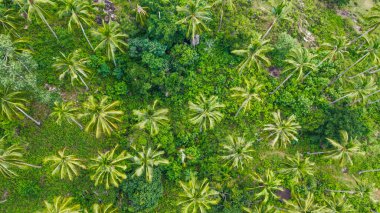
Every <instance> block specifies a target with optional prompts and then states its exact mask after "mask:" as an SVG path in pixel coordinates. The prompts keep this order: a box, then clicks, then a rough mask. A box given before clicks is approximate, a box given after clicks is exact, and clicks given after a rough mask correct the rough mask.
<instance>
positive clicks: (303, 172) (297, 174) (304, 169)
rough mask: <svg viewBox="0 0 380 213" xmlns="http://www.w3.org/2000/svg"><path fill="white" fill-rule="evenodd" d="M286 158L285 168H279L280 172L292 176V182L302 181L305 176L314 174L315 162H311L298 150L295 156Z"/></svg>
mask: <svg viewBox="0 0 380 213" xmlns="http://www.w3.org/2000/svg"><path fill="white" fill-rule="evenodd" d="M286 160H287V162H285V163H284V166H285V168H283V169H281V170H280V172H281V173H284V174H287V175H289V176H291V177H293V179H292V180H293V181H294V183H296V184H299V183H302V182H303V181H304V180H305V178H306V177H307V176H313V175H314V171H315V168H314V165H315V163H313V162H311V161H310V159H309V158H308V157H305V158H304V157H302V155H301V154H300V153H299V152H297V154H296V156H295V157H289V156H286Z"/></svg>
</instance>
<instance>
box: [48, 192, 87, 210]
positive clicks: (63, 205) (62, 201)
mask: <svg viewBox="0 0 380 213" xmlns="http://www.w3.org/2000/svg"><path fill="white" fill-rule="evenodd" d="M73 200H74V198H72V197H61V196H59V197H55V198H54V200H53V203H49V202H48V201H46V200H45V201H44V203H45V209H44V210H43V211H41V213H80V212H81V208H80V205H79V204H72V202H73Z"/></svg>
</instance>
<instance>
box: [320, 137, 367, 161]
mask: <svg viewBox="0 0 380 213" xmlns="http://www.w3.org/2000/svg"><path fill="white" fill-rule="evenodd" d="M339 133H340V136H341V140H342V141H341V142H340V143H339V142H337V141H335V140H333V139H330V138H326V139H327V141H328V142H329V143H330V144H331V145H332V146H333V147H334V150H332V151H331V152H330V154H329V155H328V156H326V158H331V159H333V160H338V161H339V165H340V166H342V167H343V166H346V165H351V166H352V165H353V162H352V157H353V156H356V155H364V154H365V153H364V152H363V151H361V144H360V143H359V141H358V140H356V138H349V136H348V133H347V131H344V130H341V131H340V132H339Z"/></svg>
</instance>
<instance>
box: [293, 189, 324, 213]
mask: <svg viewBox="0 0 380 213" xmlns="http://www.w3.org/2000/svg"><path fill="white" fill-rule="evenodd" d="M286 204H287V206H288V208H287V209H288V211H287V212H289V213H308V212H310V213H324V212H326V213H327V212H329V210H328V209H327V208H326V206H321V205H319V204H317V203H315V200H314V194H312V193H310V192H308V193H307V197H306V199H305V198H301V197H300V196H299V195H298V196H295V201H293V202H292V201H286Z"/></svg>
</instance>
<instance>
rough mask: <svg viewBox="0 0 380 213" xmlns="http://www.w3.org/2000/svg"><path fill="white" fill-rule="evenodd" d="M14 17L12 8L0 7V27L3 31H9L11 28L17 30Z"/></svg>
mask: <svg viewBox="0 0 380 213" xmlns="http://www.w3.org/2000/svg"><path fill="white" fill-rule="evenodd" d="M16 24H17V21H16V17H15V16H13V10H11V9H4V8H2V7H1V8H0V29H2V31H0V32H3V33H7V32H11V31H12V30H13V31H15V30H17V27H16Z"/></svg>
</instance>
